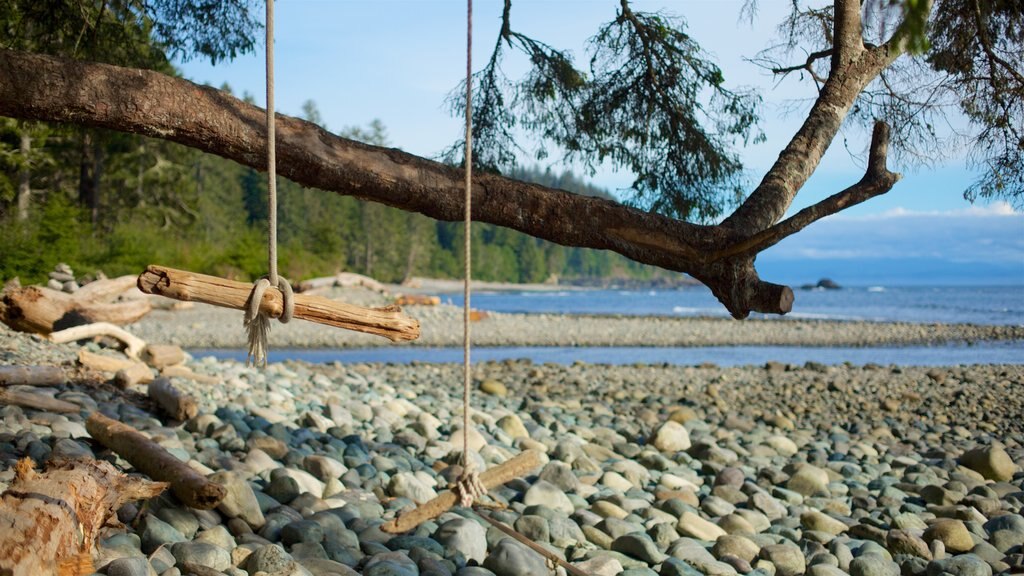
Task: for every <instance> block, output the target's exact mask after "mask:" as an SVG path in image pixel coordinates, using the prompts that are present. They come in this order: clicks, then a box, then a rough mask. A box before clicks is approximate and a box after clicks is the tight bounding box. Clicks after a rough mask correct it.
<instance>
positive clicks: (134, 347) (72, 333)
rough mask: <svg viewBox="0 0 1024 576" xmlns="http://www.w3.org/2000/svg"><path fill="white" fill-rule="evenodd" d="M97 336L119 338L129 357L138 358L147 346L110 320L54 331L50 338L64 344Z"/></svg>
mask: <svg viewBox="0 0 1024 576" xmlns="http://www.w3.org/2000/svg"><path fill="white" fill-rule="evenodd" d="M86 286H89V284H86ZM97 336H109V337H111V338H114V339H116V340H119V341H120V342H121V343H122V344H124V345H125V350H124V352H125V354H126V355H127V356H128V357H129V358H138V357H139V354H140V353H141V352H142V351H143V349H145V348H146V342H145V340H143V339H142V338H139V337H138V336H136V335H134V334H132V333H131V332H128V331H127V330H125V329H124V328H121V327H119V326H115V325H113V324H111V323H110V322H95V323H92V324H83V325H81V326H74V327H72V328H67V329H64V330H60V331H58V332H52V333H51V334H50V340H51V341H52V342H54V343H57V344H64V343H65V342H75V341H78V340H85V339H86V338H95V337H97Z"/></svg>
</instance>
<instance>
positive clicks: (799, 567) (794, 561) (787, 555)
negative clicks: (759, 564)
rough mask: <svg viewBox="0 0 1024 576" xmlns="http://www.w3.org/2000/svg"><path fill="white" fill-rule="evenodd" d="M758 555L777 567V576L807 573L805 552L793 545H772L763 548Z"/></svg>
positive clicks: (794, 575) (793, 575)
mask: <svg viewBox="0 0 1024 576" xmlns="http://www.w3.org/2000/svg"><path fill="white" fill-rule="evenodd" d="M758 555H759V557H760V558H761V559H762V560H767V561H769V562H771V563H772V565H773V566H775V574H776V576H797V574H803V573H804V572H806V571H807V564H806V561H805V560H804V554H803V552H802V551H801V550H800V549H799V548H797V547H796V546H794V545H791V544H770V545H768V546H764V547H762V548H761V552H760V553H759V554H758Z"/></svg>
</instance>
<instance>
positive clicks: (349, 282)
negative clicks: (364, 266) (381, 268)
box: [295, 272, 388, 294]
mask: <svg viewBox="0 0 1024 576" xmlns="http://www.w3.org/2000/svg"><path fill="white" fill-rule="evenodd" d="M353 286H362V287H363V288H366V289H367V290H373V291H374V292H379V293H381V294H387V293H388V288H387V286H385V285H383V284H381V283H380V282H378V281H376V280H374V279H373V278H370V277H369V276H363V275H362V274H356V273H354V272H339V273H338V274H335V275H334V276H325V277H323V278H310V279H309V280H303V281H302V282H299V284H298V285H297V286H296V287H295V291H296V292H309V291H311V290H320V289H322V288H334V287H339V288H350V287H353Z"/></svg>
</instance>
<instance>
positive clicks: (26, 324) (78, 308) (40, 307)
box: [0, 277, 151, 334]
mask: <svg viewBox="0 0 1024 576" xmlns="http://www.w3.org/2000/svg"><path fill="white" fill-rule="evenodd" d="M129 278H130V277H129ZM94 284H95V285H96V286H93V285H94ZM129 289H131V285H130V284H128V283H127V282H126V281H125V277H121V278H115V279H113V280H97V281H96V282H93V283H91V284H86V285H85V286H84V287H82V288H81V289H79V290H78V291H77V292H75V293H74V294H67V293H64V292H60V291H58V290H52V289H50V288H45V287H42V286H26V287H20V286H10V287H8V288H6V289H5V290H4V291H3V294H2V296H0V322H3V323H4V324H6V325H8V326H10V327H11V328H12V329H14V330H18V331H19V332H32V333H36V334H49V333H51V332H55V331H57V330H62V329H64V328H70V327H72V326H78V325H80V324H90V323H93V322H109V323H111V324H120V325H123V324H130V323H132V322H135V321H136V320H138V319H139V318H142V317H143V316H145V315H146V314H147V313H148V312H149V311H150V309H151V306H150V304H149V302H147V301H146V300H138V299H136V300H128V301H125V302H117V303H109V300H112V299H113V298H115V297H117V295H119V294H120V293H122V292H124V291H125V290H129Z"/></svg>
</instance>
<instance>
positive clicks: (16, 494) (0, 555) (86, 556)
mask: <svg viewBox="0 0 1024 576" xmlns="http://www.w3.org/2000/svg"><path fill="white" fill-rule="evenodd" d="M15 470H16V476H15V478H14V482H12V483H11V486H10V488H9V489H8V490H7V491H6V492H4V493H3V496H2V498H0V526H3V532H2V533H3V537H2V538H0V574H7V575H9V576H44V575H51V574H56V575H59V576H81V575H84V574H91V573H93V572H95V569H94V568H93V565H92V550H93V547H94V543H95V541H96V538H97V536H98V535H99V532H100V529H101V528H102V527H103V526H104V524H105V523H106V522H107V520H108V519H109V518H110V517H111V516H113V515H114V513H115V512H116V511H117V509H118V508H120V507H121V505H123V504H124V503H125V502H130V501H132V500H143V499H147V498H152V497H154V496H157V495H158V494H160V493H161V492H163V491H164V489H166V488H167V484H165V483H163V482H150V481H148V480H143V479H140V478H130V477H128V476H126V475H124V474H122V473H120V472H118V471H117V470H116V469H115V468H114V467H113V466H112V465H110V464H109V463H108V462H102V461H99V460H91V459H89V460H67V461H64V462H58V463H51V464H50V465H49V466H48V468H47V470H46V471H45V472H43V473H38V472H36V471H35V470H33V469H32V461H31V460H30V459H28V458H26V459H24V460H21V461H19V462H18V464H17V466H16V468H15Z"/></svg>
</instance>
